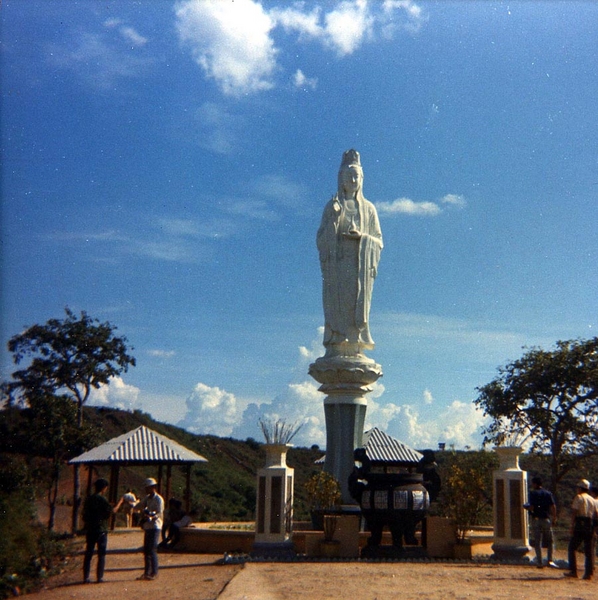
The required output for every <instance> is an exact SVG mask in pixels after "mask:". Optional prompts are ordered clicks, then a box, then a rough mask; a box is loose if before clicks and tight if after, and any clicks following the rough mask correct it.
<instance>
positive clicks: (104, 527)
mask: <svg viewBox="0 0 598 600" xmlns="http://www.w3.org/2000/svg"><path fill="white" fill-rule="evenodd" d="M94 488H95V494H92V495H91V496H89V497H88V498H87V500H85V505H84V507H83V521H84V522H85V541H86V545H85V559H84V560H83V582H84V583H91V579H90V578H89V575H90V571H91V559H92V557H93V552H94V549H95V547H96V546H97V548H98V566H97V571H96V573H97V582H98V583H102V582H103V581H104V566H105V564H106V547H107V545H108V519H109V518H110V515H112V513H113V512H116V511H118V509H119V508H120V506H121V504H122V503H123V500H122V498H121V499H120V501H119V502H118V504H117V505H116V506H115V507H114V508H112V506H111V505H110V503H109V502H108V500H106V496H105V494H106V490H107V489H108V482H107V481H106V480H105V479H98V480H97V481H96V482H95V484H94Z"/></svg>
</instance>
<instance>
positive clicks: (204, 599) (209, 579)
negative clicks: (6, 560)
mask: <svg viewBox="0 0 598 600" xmlns="http://www.w3.org/2000/svg"><path fill="white" fill-rule="evenodd" d="M142 543H143V532H142V531H141V530H139V531H129V532H126V533H112V534H110V535H109V537H108V555H107V557H106V571H105V574H104V583H102V584H95V583H92V584H87V585H84V584H83V583H82V579H83V573H82V565H83V556H82V554H78V555H77V556H75V558H74V560H73V561H72V562H71V564H70V565H69V567H68V569H67V570H66V571H65V572H64V573H62V574H61V575H59V576H58V577H55V578H53V579H52V580H51V581H50V582H49V583H48V588H47V589H44V590H42V591H40V592H39V593H38V594H32V597H39V598H40V600H54V599H56V600H58V599H63V598H93V599H94V600H98V598H102V599H103V600H112V599H113V598H114V599H117V598H118V599H119V600H120V599H126V600H147V598H148V597H151V596H156V594H158V595H159V596H163V597H166V598H168V600H188V599H189V598H193V600H215V599H216V598H218V596H219V594H220V592H221V591H222V590H223V589H224V587H225V586H226V584H227V583H228V582H229V581H230V580H231V579H232V578H233V577H234V576H235V575H236V574H237V573H238V572H239V571H240V570H241V569H242V566H240V565H217V564H216V561H218V560H219V559H221V558H222V555H221V554H218V555H216V554H180V553H174V552H161V553H160V554H159V561H160V575H159V578H158V579H157V580H155V581H137V580H136V578H137V577H138V576H139V575H141V574H142V573H143V555H142V553H141V545H142ZM95 565H96V559H95V557H94V560H93V562H92V565H91V567H92V579H95Z"/></svg>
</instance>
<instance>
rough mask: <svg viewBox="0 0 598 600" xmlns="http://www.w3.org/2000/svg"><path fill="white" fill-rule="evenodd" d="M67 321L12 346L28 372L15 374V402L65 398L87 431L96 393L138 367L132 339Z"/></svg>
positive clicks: (39, 328)
mask: <svg viewBox="0 0 598 600" xmlns="http://www.w3.org/2000/svg"><path fill="white" fill-rule="evenodd" d="M65 312H66V318H64V319H62V320H61V319H50V320H49V321H48V322H47V323H45V324H44V325H33V326H31V327H29V329H27V330H26V331H25V332H23V333H20V334H19V335H16V336H14V337H13V338H11V339H10V340H9V342H8V349H9V351H10V352H12V354H13V362H14V363H15V364H16V365H19V364H21V363H22V362H23V361H28V363H27V366H26V367H25V368H23V369H20V370H17V371H15V372H14V373H13V374H12V381H9V382H8V384H7V390H8V394H9V396H10V399H11V402H13V403H18V404H20V405H24V406H26V405H31V402H32V400H33V401H35V400H36V399H38V400H39V399H40V398H43V397H45V398H50V397H51V398H56V397H57V396H63V397H65V398H69V399H71V400H73V401H74V402H75V403H76V406H77V425H78V427H79V428H82V427H83V405H84V404H85V402H86V401H87V400H88V399H89V396H90V394H91V391H92V389H94V388H96V389H97V388H99V387H100V386H102V385H106V384H108V383H109V382H110V379H111V378H113V377H116V376H118V375H120V374H121V373H123V372H126V371H127V370H128V368H129V366H135V359H134V358H133V357H132V356H130V355H129V354H128V348H127V339H126V338H125V337H117V336H116V335H115V334H114V332H115V330H116V327H114V326H113V325H112V324H111V323H108V322H106V323H100V322H99V321H98V320H97V319H93V318H91V317H90V316H88V315H87V313H86V312H84V311H82V312H81V315H80V317H76V316H75V314H74V313H73V312H72V311H71V310H70V309H69V308H66V309H65ZM80 488H81V485H80V481H79V469H78V467H75V469H74V497H73V523H72V528H73V532H75V531H76V529H77V522H78V515H79V506H80V504H81V497H80Z"/></svg>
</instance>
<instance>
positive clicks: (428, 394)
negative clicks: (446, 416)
mask: <svg viewBox="0 0 598 600" xmlns="http://www.w3.org/2000/svg"><path fill="white" fill-rule="evenodd" d="M423 400H424V404H432V403H433V402H434V397H433V396H432V392H431V391H430V390H428V389H425V390H424V393H423Z"/></svg>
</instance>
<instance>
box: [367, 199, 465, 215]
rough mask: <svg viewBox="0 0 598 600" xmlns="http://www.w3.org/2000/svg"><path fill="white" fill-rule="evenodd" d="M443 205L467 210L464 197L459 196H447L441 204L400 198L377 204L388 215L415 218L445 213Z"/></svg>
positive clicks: (380, 210)
mask: <svg viewBox="0 0 598 600" xmlns="http://www.w3.org/2000/svg"><path fill="white" fill-rule="evenodd" d="M441 204H445V205H448V206H451V207H454V208H465V206H466V205H467V202H466V200H465V197H464V196H461V195H459V194H446V195H445V196H443V197H442V198H441V199H440V202H439V203H437V202H429V201H425V202H415V201H414V200H411V199H410V198H398V199H397V200H393V201H392V202H377V203H376V208H377V209H378V212H379V213H381V214H386V215H396V214H403V215H412V216H415V217H436V216H438V215H439V214H440V213H441V212H443V209H442V207H441V206H440V205H441Z"/></svg>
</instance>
